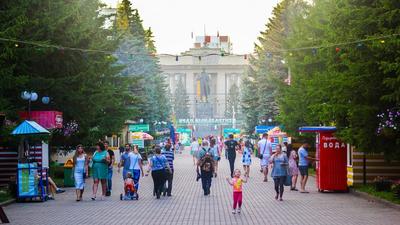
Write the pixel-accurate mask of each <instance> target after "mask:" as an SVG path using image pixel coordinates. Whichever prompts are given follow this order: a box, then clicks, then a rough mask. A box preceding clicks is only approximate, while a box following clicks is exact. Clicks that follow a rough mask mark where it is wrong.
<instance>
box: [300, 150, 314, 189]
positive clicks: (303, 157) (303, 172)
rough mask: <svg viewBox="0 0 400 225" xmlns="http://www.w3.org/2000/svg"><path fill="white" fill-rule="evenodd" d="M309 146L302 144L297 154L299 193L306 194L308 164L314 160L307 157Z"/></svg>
mask: <svg viewBox="0 0 400 225" xmlns="http://www.w3.org/2000/svg"><path fill="white" fill-rule="evenodd" d="M308 148H309V145H308V144H307V143H305V144H303V145H302V146H301V147H300V148H299V150H298V152H297V154H298V155H299V171H300V176H301V178H300V193H308V191H306V184H307V180H308V164H309V161H310V160H315V158H312V157H310V156H308Z"/></svg>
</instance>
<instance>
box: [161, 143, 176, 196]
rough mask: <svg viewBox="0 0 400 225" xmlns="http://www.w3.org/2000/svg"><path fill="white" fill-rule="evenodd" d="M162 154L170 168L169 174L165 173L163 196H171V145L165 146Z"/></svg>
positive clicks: (172, 153)
mask: <svg viewBox="0 0 400 225" xmlns="http://www.w3.org/2000/svg"><path fill="white" fill-rule="evenodd" d="M162 154H163V155H164V156H165V157H166V158H167V161H168V164H169V168H171V173H167V180H166V182H165V184H166V190H164V196H165V194H166V195H167V196H171V191H172V180H173V179H174V159H175V156H174V150H173V149H172V148H171V144H168V143H167V144H166V145H165V147H164V149H163V151H162Z"/></svg>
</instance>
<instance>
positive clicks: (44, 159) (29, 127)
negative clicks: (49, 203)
mask: <svg viewBox="0 0 400 225" xmlns="http://www.w3.org/2000/svg"><path fill="white" fill-rule="evenodd" d="M11 134H12V135H21V136H22V138H21V144H20V147H19V148H20V149H21V151H20V152H19V156H18V166H17V200H18V201H20V200H23V199H30V200H33V199H36V198H39V199H40V200H41V201H46V200H47V192H48V189H49V187H48V182H46V181H47V180H48V168H49V154H48V153H49V148H48V144H47V143H46V142H45V140H46V139H47V138H46V136H47V135H48V134H50V132H49V131H48V130H46V129H45V128H43V127H42V126H40V125H39V124H38V123H36V122H35V121H29V120H25V121H23V122H22V123H21V124H20V125H18V126H17V127H16V128H15V129H14V130H13V131H12V133H11Z"/></svg>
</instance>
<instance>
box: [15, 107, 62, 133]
mask: <svg viewBox="0 0 400 225" xmlns="http://www.w3.org/2000/svg"><path fill="white" fill-rule="evenodd" d="M18 114H19V117H20V118H21V119H24V120H25V119H28V112H25V111H24V112H19V113H18ZM30 119H31V120H33V121H35V122H36V123H38V124H39V125H40V126H42V127H44V128H46V129H55V128H62V126H63V116H62V112H59V111H31V118H30Z"/></svg>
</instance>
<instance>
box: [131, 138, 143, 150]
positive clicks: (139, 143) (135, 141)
mask: <svg viewBox="0 0 400 225" xmlns="http://www.w3.org/2000/svg"><path fill="white" fill-rule="evenodd" d="M132 144H133V145H137V146H138V147H139V148H144V140H143V139H132Z"/></svg>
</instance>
